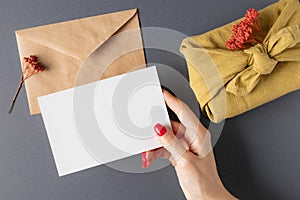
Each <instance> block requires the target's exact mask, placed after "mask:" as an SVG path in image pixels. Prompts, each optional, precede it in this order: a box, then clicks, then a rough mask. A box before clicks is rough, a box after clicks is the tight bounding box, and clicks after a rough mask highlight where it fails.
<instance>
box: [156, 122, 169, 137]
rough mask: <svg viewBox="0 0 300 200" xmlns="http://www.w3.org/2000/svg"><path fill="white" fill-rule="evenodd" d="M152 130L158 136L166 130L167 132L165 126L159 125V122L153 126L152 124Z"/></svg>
mask: <svg viewBox="0 0 300 200" xmlns="http://www.w3.org/2000/svg"><path fill="white" fill-rule="evenodd" d="M154 130H155V132H156V134H157V135H158V136H163V135H164V134H165V133H166V132H167V129H166V127H164V126H163V125H161V124H160V123H157V124H156V125H155V126H154Z"/></svg>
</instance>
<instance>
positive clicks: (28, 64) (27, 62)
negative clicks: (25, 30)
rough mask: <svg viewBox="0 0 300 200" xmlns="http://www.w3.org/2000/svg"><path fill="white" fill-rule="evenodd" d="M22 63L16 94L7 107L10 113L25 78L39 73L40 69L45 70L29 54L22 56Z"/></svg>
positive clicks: (34, 57)
mask: <svg viewBox="0 0 300 200" xmlns="http://www.w3.org/2000/svg"><path fill="white" fill-rule="evenodd" d="M23 61H24V64H23V70H22V76H21V79H20V84H19V86H18V88H17V91H16V94H15V96H14V98H13V100H12V102H11V105H10V107H9V110H8V113H11V112H12V110H13V107H14V105H15V102H16V99H17V97H18V95H19V93H20V90H21V88H22V86H23V83H24V81H25V80H26V79H28V78H29V77H31V76H32V75H34V74H36V73H40V72H42V71H44V70H45V67H44V66H43V65H42V64H41V63H38V62H37V57H36V56H33V55H30V56H29V57H24V58H23Z"/></svg>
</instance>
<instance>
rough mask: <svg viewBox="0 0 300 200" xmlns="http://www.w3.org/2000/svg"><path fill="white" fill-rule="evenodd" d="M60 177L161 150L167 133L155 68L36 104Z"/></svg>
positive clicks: (164, 108)
mask: <svg viewBox="0 0 300 200" xmlns="http://www.w3.org/2000/svg"><path fill="white" fill-rule="evenodd" d="M38 101H39V105H40V108H41V112H42V117H43V120H44V123H45V126H46V130H47V134H48V138H49V141H50V145H51V149H52V152H53V156H54V160H55V163H56V167H57V170H58V174H59V176H63V175H66V174H70V173H73V172H77V171H80V170H83V169H87V168H90V167H93V166H97V165H100V164H104V163H107V162H111V161H114V160H117V159H121V158H125V157H128V156H131V155H134V154H137V153H141V152H143V151H146V150H150V149H154V148H157V147H160V144H159V142H158V141H157V139H156V137H155V135H154V130H153V127H154V125H155V124H156V123H157V122H160V123H162V124H165V125H166V126H169V127H170V120H169V117H168V112H167V109H166V106H165V103H164V99H163V96H162V91H161V87H160V82H159V78H158V75H157V71H156V67H150V68H146V69H141V70H137V71H134V72H130V73H126V74H122V75H119V76H115V77H112V78H108V79H105V80H101V81H97V82H93V83H89V84H85V85H82V86H78V87H75V88H71V89H68V90H64V91H60V92H57V93H53V94H49V95H46V96H43V97H39V98H38Z"/></svg>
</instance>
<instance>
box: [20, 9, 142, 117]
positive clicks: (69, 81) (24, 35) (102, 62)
mask: <svg viewBox="0 0 300 200" xmlns="http://www.w3.org/2000/svg"><path fill="white" fill-rule="evenodd" d="M139 28H140V27H139V19H138V13H137V10H136V9H132V10H126V11H121V12H115V13H110V14H105V15H99V16H94V17H88V18H83V19H78V20H72V21H67V22H61V23H56V24H50V25H44V26H40V27H35V28H29V29H24V30H19V31H16V38H17V43H18V48H19V54H20V59H21V62H22V58H23V57H25V56H29V55H31V54H33V55H36V56H37V57H38V59H39V61H40V62H41V63H42V64H43V65H44V66H45V67H46V68H47V69H46V70H45V71H43V72H42V73H40V74H35V75H34V76H32V77H30V78H29V79H27V80H26V82H25V86H26V93H27V98H28V103H29V108H30V113H31V114H38V113H40V109H39V106H38V101H37V97H39V96H43V95H47V94H50V93H53V92H57V91H61V90H65V89H68V88H71V87H74V86H76V85H81V84H84V83H89V82H94V81H97V80H99V79H104V78H107V77H111V76H115V75H119V74H122V73H125V72H128V71H132V70H135V69H140V68H144V67H145V58H144V51H143V44H142V38H141V34H140V29H139ZM120 34H121V35H122V34H123V35H122V36H118V37H116V35H120ZM87 60H89V63H93V65H91V64H86V61H87Z"/></svg>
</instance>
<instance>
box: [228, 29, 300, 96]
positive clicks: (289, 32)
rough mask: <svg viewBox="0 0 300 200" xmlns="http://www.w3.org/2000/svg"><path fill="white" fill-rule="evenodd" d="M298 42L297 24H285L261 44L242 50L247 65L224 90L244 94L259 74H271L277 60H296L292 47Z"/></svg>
mask: <svg viewBox="0 0 300 200" xmlns="http://www.w3.org/2000/svg"><path fill="white" fill-rule="evenodd" d="M299 43H300V27H299V25H293V26H287V27H284V28H282V29H280V30H279V31H278V32H276V33H274V34H273V35H270V37H269V38H265V40H264V42H263V44H257V45H255V46H254V47H251V48H249V49H246V50H244V52H245V53H246V54H248V55H249V57H248V61H247V63H248V65H247V66H246V67H245V68H244V69H243V70H242V71H240V72H239V73H237V74H236V76H234V77H233V78H232V79H231V80H230V81H229V82H228V83H227V85H226V91H227V92H229V93H231V94H234V95H236V96H246V95H248V94H249V93H250V92H252V91H253V90H254V88H255V87H256V86H257V84H258V83H259V80H260V78H261V75H268V74H271V73H272V71H273V70H274V68H275V67H276V66H277V64H278V62H285V61H298V58H299V54H298V53H295V52H293V47H295V46H296V45H297V44H299Z"/></svg>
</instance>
